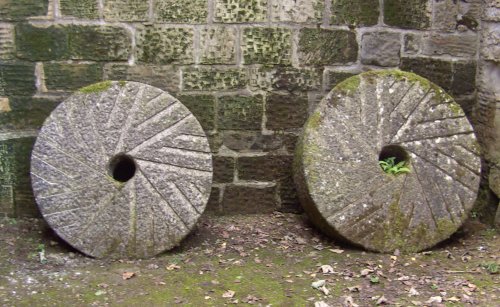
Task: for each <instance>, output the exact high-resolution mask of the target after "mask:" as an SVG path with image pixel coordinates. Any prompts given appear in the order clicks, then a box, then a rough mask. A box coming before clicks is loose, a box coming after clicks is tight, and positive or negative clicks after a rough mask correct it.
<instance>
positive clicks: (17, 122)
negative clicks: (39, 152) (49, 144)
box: [0, 96, 59, 132]
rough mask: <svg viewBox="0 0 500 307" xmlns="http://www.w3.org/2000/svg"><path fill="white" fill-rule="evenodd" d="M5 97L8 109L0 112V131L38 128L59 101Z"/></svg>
mask: <svg viewBox="0 0 500 307" xmlns="http://www.w3.org/2000/svg"><path fill="white" fill-rule="evenodd" d="M5 99H7V103H8V105H9V109H10V111H8V112H0V122H1V123H2V125H1V127H0V131H2V132H6V131H16V130H35V129H39V128H40V127H41V126H42V125H43V122H44V121H45V119H46V118H47V116H49V114H50V112H52V110H54V108H55V107H56V106H57V105H58V104H59V101H54V100H48V99H43V98H32V97H20V96H13V97H9V98H5Z"/></svg>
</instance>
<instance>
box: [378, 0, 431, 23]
mask: <svg viewBox="0 0 500 307" xmlns="http://www.w3.org/2000/svg"><path fill="white" fill-rule="evenodd" d="M431 5H432V1H428V0H385V1H384V22H385V24H387V25H389V26H394V27H401V28H404V29H417V30H424V29H428V28H429V27H430V21H431V15H432V13H431Z"/></svg>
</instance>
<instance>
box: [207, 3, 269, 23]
mask: <svg viewBox="0 0 500 307" xmlns="http://www.w3.org/2000/svg"><path fill="white" fill-rule="evenodd" d="M214 15H215V16H214V19H215V22H223V23H241V22H264V21H266V19H267V0H215V14H214Z"/></svg>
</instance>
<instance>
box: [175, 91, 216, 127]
mask: <svg viewBox="0 0 500 307" xmlns="http://www.w3.org/2000/svg"><path fill="white" fill-rule="evenodd" d="M177 98H178V99H179V101H180V102H182V104H184V105H185V106H186V107H187V108H188V109H189V111H191V113H193V114H194V116H196V119H197V120H198V121H199V122H200V124H201V126H202V127H203V130H205V131H210V130H213V129H215V97H214V96H212V95H179V96H178V97H177Z"/></svg>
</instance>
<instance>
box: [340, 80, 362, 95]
mask: <svg viewBox="0 0 500 307" xmlns="http://www.w3.org/2000/svg"><path fill="white" fill-rule="evenodd" d="M360 83H361V78H360V76H359V75H357V76H352V77H350V78H347V79H345V80H344V81H342V82H340V83H339V84H337V86H335V88H334V90H335V91H340V92H341V93H344V94H346V95H349V94H352V93H354V92H355V91H357V90H358V88H359V85H360Z"/></svg>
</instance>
